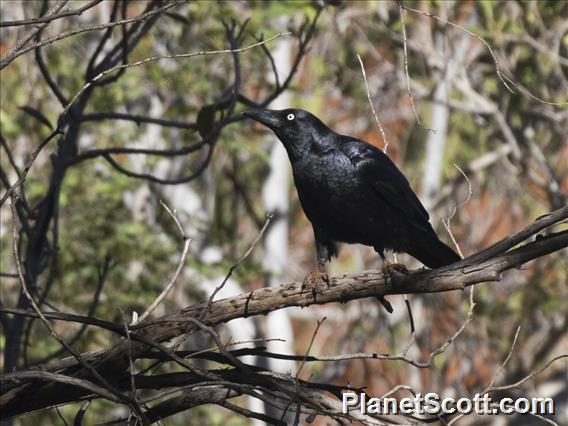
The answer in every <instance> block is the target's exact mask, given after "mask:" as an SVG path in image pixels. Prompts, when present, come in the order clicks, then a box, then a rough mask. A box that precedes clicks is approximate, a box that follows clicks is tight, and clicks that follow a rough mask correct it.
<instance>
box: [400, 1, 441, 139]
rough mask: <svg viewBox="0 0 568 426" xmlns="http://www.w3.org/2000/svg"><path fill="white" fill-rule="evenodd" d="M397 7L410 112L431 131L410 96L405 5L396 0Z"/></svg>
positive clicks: (420, 123)
mask: <svg viewBox="0 0 568 426" xmlns="http://www.w3.org/2000/svg"><path fill="white" fill-rule="evenodd" d="M398 8H399V11H400V23H401V25H402V49H403V52H404V75H405V76H406V91H407V92H408V97H409V98H410V104H411V106H412V112H414V117H415V118H416V122H417V123H418V125H419V126H422V127H423V128H425V129H426V130H429V131H433V130H432V129H430V128H428V127H426V126H425V125H424V123H423V122H422V120H421V119H420V116H419V115H418V112H417V111H416V104H415V103H414V96H412V90H411V89H410V74H409V72H408V48H407V44H408V43H407V39H406V24H405V23H404V10H405V6H403V5H402V2H401V1H400V0H399V1H398Z"/></svg>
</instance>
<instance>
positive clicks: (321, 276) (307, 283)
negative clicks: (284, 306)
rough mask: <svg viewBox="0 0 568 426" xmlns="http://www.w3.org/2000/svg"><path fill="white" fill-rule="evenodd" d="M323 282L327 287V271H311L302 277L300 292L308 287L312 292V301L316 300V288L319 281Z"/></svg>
mask: <svg viewBox="0 0 568 426" xmlns="http://www.w3.org/2000/svg"><path fill="white" fill-rule="evenodd" d="M322 282H324V283H325V284H326V285H327V286H328V287H329V276H328V275H327V272H321V271H312V272H310V273H309V274H308V275H306V276H305V277H304V280H303V282H302V293H303V292H304V290H306V289H308V290H310V291H311V292H312V296H313V297H314V302H315V301H316V295H317V289H318V285H319V284H320V283H322Z"/></svg>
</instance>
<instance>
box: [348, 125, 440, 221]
mask: <svg viewBox="0 0 568 426" xmlns="http://www.w3.org/2000/svg"><path fill="white" fill-rule="evenodd" d="M339 149H340V150H341V151H342V152H343V153H344V154H345V155H346V156H347V157H348V158H349V160H350V161H351V164H353V167H355V169H356V171H357V174H358V175H359V176H360V177H361V179H362V180H363V181H364V182H366V183H367V184H368V185H369V186H371V187H372V189H373V191H374V192H375V193H376V194H377V196H378V197H379V198H380V200H381V202H382V203H383V204H384V205H386V206H388V207H389V208H390V209H391V211H392V212H393V213H394V214H396V215H401V216H402V217H403V218H404V219H406V222H407V224H408V225H413V226H414V227H416V228H418V229H421V230H430V229H431V225H430V222H429V221H428V220H429V218H430V216H429V215H428V212H427V211H426V209H425V208H424V206H423V205H422V203H421V202H420V200H419V199H418V197H417V196H416V194H415V193H414V191H413V190H412V188H411V187H410V184H409V183H408V181H407V180H406V178H405V177H404V175H403V174H402V172H401V171H400V170H399V169H398V168H397V167H396V165H395V164H394V163H393V162H392V161H391V159H390V158H389V157H387V155H386V154H384V153H383V152H382V151H381V150H380V149H378V148H376V147H374V146H373V145H371V144H368V143H367V142H364V141H361V140H358V139H353V138H350V137H347V136H343V140H342V142H341V143H340V144H339Z"/></svg>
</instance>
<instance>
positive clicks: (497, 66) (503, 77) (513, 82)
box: [398, 0, 566, 106]
mask: <svg viewBox="0 0 568 426" xmlns="http://www.w3.org/2000/svg"><path fill="white" fill-rule="evenodd" d="M398 5H399V8H400V11H401V20H402V19H403V18H402V16H403V15H402V11H403V10H409V11H411V12H414V13H418V14H420V15H424V16H427V17H429V18H434V19H436V20H437V21H439V22H442V23H443V24H445V25H450V26H452V27H454V28H457V29H458V30H460V31H463V32H465V33H466V34H468V35H470V36H471V37H474V38H476V39H477V40H479V41H480V42H481V43H483V44H484V45H485V47H487V49H488V50H489V53H490V54H491V57H492V58H493V63H494V64H495V72H496V73H497V76H498V77H499V80H501V83H503V85H504V86H505V88H506V89H507V90H508V91H509V92H511V93H512V94H517V93H516V92H515V91H514V90H513V89H512V88H511V86H509V83H510V84H511V85H513V86H514V87H515V88H517V89H519V90H520V91H521V92H522V93H524V94H525V95H526V96H528V97H530V98H532V99H534V100H536V101H538V102H541V103H543V104H548V105H556V106H563V105H564V106H565V105H566V102H550V101H545V100H544V99H541V98H539V97H538V96H535V95H533V94H532V93H531V92H530V91H529V90H528V89H527V88H525V87H524V86H522V85H521V84H520V83H519V82H518V81H516V80H513V79H512V78H511V77H508V76H507V75H505V74H503V73H502V72H501V65H500V64H499V60H498V59H497V55H496V54H495V51H494V50H493V48H492V47H491V44H489V42H488V41H487V40H485V39H484V38H483V37H481V36H480V35H478V34H476V33H474V32H472V31H470V30H468V29H467V28H464V27H462V26H461V25H458V24H455V23H453V22H451V21H448V20H446V19H443V18H440V17H439V16H437V15H434V14H433V13H429V12H424V11H422V10H418V9H413V8H411V7H408V6H405V5H403V4H402V1H400V0H399V1H398ZM402 28H403V30H402V31H403V35H404V43H405V44H404V48H405V58H406V31H405V29H404V21H403V20H402ZM405 64H406V62H405ZM407 72H408V71H407ZM407 83H408V80H407ZM411 99H412V98H411Z"/></svg>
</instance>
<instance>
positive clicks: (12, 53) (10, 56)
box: [0, 0, 187, 70]
mask: <svg viewBox="0 0 568 426" xmlns="http://www.w3.org/2000/svg"><path fill="white" fill-rule="evenodd" d="M65 3H66V1H64V2H63V5H64V4H65ZM183 3H187V0H178V1H174V2H172V3H168V4H166V5H164V6H162V7H160V8H159V9H156V10H152V11H150V12H146V13H143V14H141V15H138V16H134V17H132V18H128V19H123V20H121V21H114V22H110V23H108V24H100V25H89V26H85V27H81V28H76V29H73V30H69V31H65V32H63V33H61V34H57V35H54V36H52V37H49V38H46V39H44V40H41V41H38V42H36V43H34V44H32V45H30V46H25V44H24V45H20V44H21V43H19V44H17V45H16V46H15V47H14V48H12V49H10V50H9V51H8V52H6V53H5V54H4V55H3V56H2V57H1V58H0V70H1V69H3V68H4V67H6V66H7V65H8V64H10V62H12V61H13V60H14V59H16V58H17V57H18V56H20V55H23V54H24V53H26V52H29V51H30V50H33V49H35V48H38V47H42V46H46V45H48V44H51V43H53V42H56V41H58V40H62V39H64V38H68V37H71V36H74V35H76V34H81V33H85V32H89V31H100V30H104V29H107V28H112V27H116V26H119V25H126V24H131V23H133V22H138V21H144V20H146V19H148V18H151V17H152V16H155V15H158V14H160V13H162V12H164V11H166V10H168V9H170V8H172V7H174V6H177V5H179V4H183ZM63 5H62V6H61V7H63ZM48 24H49V22H46V23H43V24H41V25H42V26H41V27H40V28H39V29H40V30H41V29H43V28H44V27H45V26H46V25H48ZM33 36H35V33H34V34H33V35H32V37H33Z"/></svg>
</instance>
